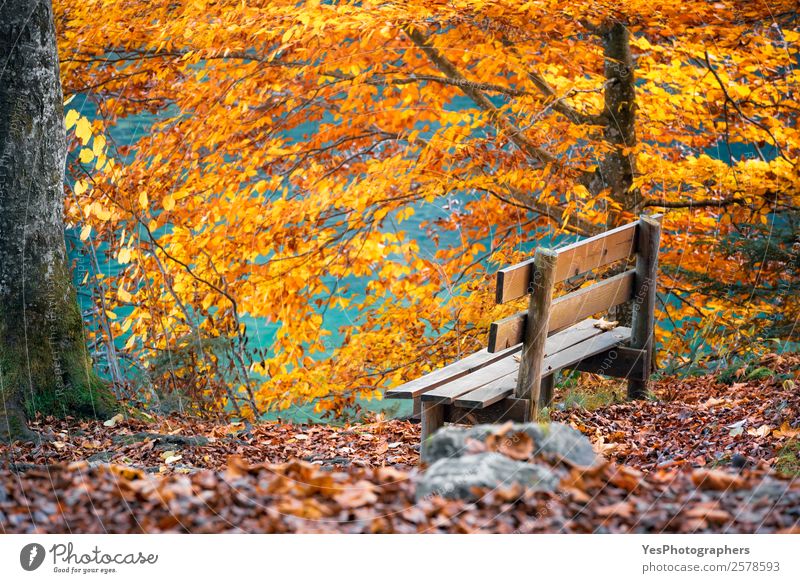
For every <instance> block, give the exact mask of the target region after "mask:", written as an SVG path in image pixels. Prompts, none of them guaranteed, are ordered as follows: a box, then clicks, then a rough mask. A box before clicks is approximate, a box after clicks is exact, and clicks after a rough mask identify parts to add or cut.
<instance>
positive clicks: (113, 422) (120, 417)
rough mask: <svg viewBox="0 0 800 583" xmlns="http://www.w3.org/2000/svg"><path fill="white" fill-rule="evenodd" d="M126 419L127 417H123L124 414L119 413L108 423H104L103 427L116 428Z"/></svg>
mask: <svg viewBox="0 0 800 583" xmlns="http://www.w3.org/2000/svg"><path fill="white" fill-rule="evenodd" d="M124 419H125V417H124V416H123V415H122V413H117V414H116V415H114V416H113V417H112V418H111V419H109V420H108V421H103V425H105V426H106V427H114V426H115V425H116V424H117V423H119V422H120V421H123V420H124Z"/></svg>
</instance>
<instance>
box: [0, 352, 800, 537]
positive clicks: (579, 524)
mask: <svg viewBox="0 0 800 583" xmlns="http://www.w3.org/2000/svg"><path fill="white" fill-rule="evenodd" d="M621 392H622V389H621V388H620V386H619V385H613V384H603V383H601V384H599V385H595V386H593V388H592V390H591V391H589V390H588V389H586V390H585V392H584V393H581V391H580V389H578V388H574V387H573V388H572V389H560V390H559V393H558V394H557V397H556V400H557V402H562V403H565V404H566V405H567V406H566V407H561V408H555V409H554V410H553V411H552V412H551V413H550V417H551V419H552V420H553V421H560V422H563V423H568V424H571V425H572V426H574V427H575V428H577V429H579V430H580V431H581V432H583V433H584V434H586V435H587V436H588V437H589V438H590V439H591V440H592V442H593V443H594V446H595V448H596V450H597V451H598V452H599V453H602V454H603V455H604V456H605V457H606V458H607V462H606V463H603V464H601V465H599V466H596V467H594V468H591V469H586V468H572V469H571V471H570V473H569V477H568V478H567V479H565V480H564V481H562V484H561V488H560V489H559V491H558V492H557V493H555V494H553V493H544V492H539V493H521V492H520V491H518V490H517V489H515V488H507V489H495V490H493V491H491V492H486V494H485V495H484V496H483V498H482V499H481V500H480V501H478V502H466V501H457V500H446V499H443V498H439V497H429V498H425V499H422V500H415V497H414V482H413V479H414V477H415V475H417V473H418V471H419V470H418V469H417V466H418V464H419V452H418V450H419V447H418V444H419V426H418V425H416V424H414V423H411V422H408V421H399V420H386V419H380V418H378V419H375V420H373V421H372V422H370V423H363V424H357V425H349V426H343V427H337V426H328V425H291V424H282V423H265V424H261V425H257V426H244V425H242V424H229V425H224V424H223V425H221V424H213V423H207V422H199V421H197V420H192V419H187V418H182V417H178V416H168V417H163V418H157V419H153V420H152V421H148V422H145V421H141V420H133V419H121V420H120V419H114V420H109V421H108V422H105V423H104V422H102V421H76V420H70V419H68V420H55V419H49V418H48V419H40V420H38V421H37V422H35V423H34V424H33V425H32V427H33V428H34V429H36V430H37V431H38V432H39V433H40V434H41V435H43V436H44V438H45V439H43V440H42V442H41V443H39V444H34V443H28V444H21V443H15V444H13V445H11V446H2V445H0V528H2V531H3V532H9V533H10V532H17V533H20V532H47V533H53V532H56V533H87V532H100V533H102V532H464V533H468V532H503V533H505V532H744V533H752V532H800V477H798V476H800V445H799V444H800V355H784V356H776V355H769V356H768V357H766V358H765V359H763V360H762V361H761V362H760V363H756V364H755V365H751V366H750V367H748V368H743V369H741V370H740V371H738V372H737V373H736V374H734V375H733V376H732V378H731V376H730V375H729V377H728V378H726V379H723V378H720V376H719V375H717V376H711V375H710V376H701V377H691V378H682V379H677V378H665V379H662V380H660V381H658V382H656V383H655V387H654V390H653V394H654V398H653V399H652V400H648V401H639V402H633V403H628V402H618V401H621ZM593 399H594V400H595V401H596V402H595V404H594V405H593V406H591V407H588V406H587V402H588V401H591V400H593Z"/></svg>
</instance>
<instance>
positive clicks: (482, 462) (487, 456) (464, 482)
mask: <svg viewBox="0 0 800 583" xmlns="http://www.w3.org/2000/svg"><path fill="white" fill-rule="evenodd" d="M558 483H559V478H558V476H557V475H556V474H555V473H554V472H553V471H552V470H551V469H550V468H549V467H547V466H545V465H544V464H531V463H525V462H518V461H514V460H512V459H510V458H507V457H505V456H504V455H501V454H499V453H495V452H484V453H478V454H472V455H465V456H462V457H455V458H442V459H440V460H438V461H437V462H436V463H434V464H433V465H431V466H430V467H429V468H428V469H427V470H426V471H425V473H424V474H423V475H422V476H421V477H420V478H419V481H418V482H417V488H416V493H415V494H416V498H417V500H422V499H424V498H427V497H430V496H441V497H443V498H452V499H461V500H474V499H475V498H476V495H475V492H473V488H490V489H494V488H500V487H511V486H512V485H514V484H519V485H520V486H522V487H523V488H525V489H526V490H529V491H546V492H554V491H555V490H556V488H557V487H558Z"/></svg>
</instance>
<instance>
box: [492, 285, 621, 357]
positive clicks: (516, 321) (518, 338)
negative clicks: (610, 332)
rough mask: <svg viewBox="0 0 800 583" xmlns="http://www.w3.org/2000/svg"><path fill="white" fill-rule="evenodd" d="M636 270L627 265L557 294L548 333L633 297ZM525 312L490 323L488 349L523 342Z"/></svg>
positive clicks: (553, 303) (525, 321) (504, 347)
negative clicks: (593, 281) (616, 272)
mask: <svg viewBox="0 0 800 583" xmlns="http://www.w3.org/2000/svg"><path fill="white" fill-rule="evenodd" d="M635 279H636V271H635V270H634V269H629V270H628V271H625V272H624V273H620V274H618V275H615V276H613V277H609V278H608V279H604V280H602V281H599V282H597V283H595V284H593V285H590V286H589V287H585V288H582V289H579V290H575V291H574V292H571V293H568V294H566V295H563V296H561V297H560V298H556V299H555V300H553V302H552V307H551V310H550V317H549V323H548V327H547V331H548V333H552V332H558V331H559V330H563V329H565V328H567V327H569V326H571V325H572V324H575V323H576V322H580V321H581V320H583V319H585V318H586V317H587V316H591V315H592V314H596V313H598V312H603V311H606V310H608V309H609V308H611V307H613V306H616V305H619V304H621V303H623V302H627V301H628V300H630V299H631V298H632V297H633V289H634V283H635ZM527 319H528V313H527V312H518V313H516V314H514V315H512V316H509V317H508V318H503V319H502V320H498V321H497V322H492V324H491V326H489V346H488V348H487V350H488V351H489V352H493V351H494V350H497V349H506V348H507V347H510V346H516V345H517V344H519V343H520V342H522V340H523V338H524V331H525V329H526V327H527Z"/></svg>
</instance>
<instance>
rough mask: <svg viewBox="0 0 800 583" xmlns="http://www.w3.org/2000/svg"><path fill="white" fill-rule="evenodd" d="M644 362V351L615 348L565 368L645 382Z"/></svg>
mask: <svg viewBox="0 0 800 583" xmlns="http://www.w3.org/2000/svg"><path fill="white" fill-rule="evenodd" d="M645 360H646V354H645V351H644V350H640V349H637V348H629V347H627V346H615V347H613V348H609V349H608V350H604V351H603V352H600V353H598V354H595V355H594V356H590V357H589V358H585V359H583V360H581V361H580V362H577V363H575V364H574V365H571V366H567V367H565V368H569V369H572V370H579V371H581V372H591V373H594V374H602V375H605V376H609V377H617V378H625V379H635V380H645V379H646V378H647V373H646V372H645V370H644V365H645Z"/></svg>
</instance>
